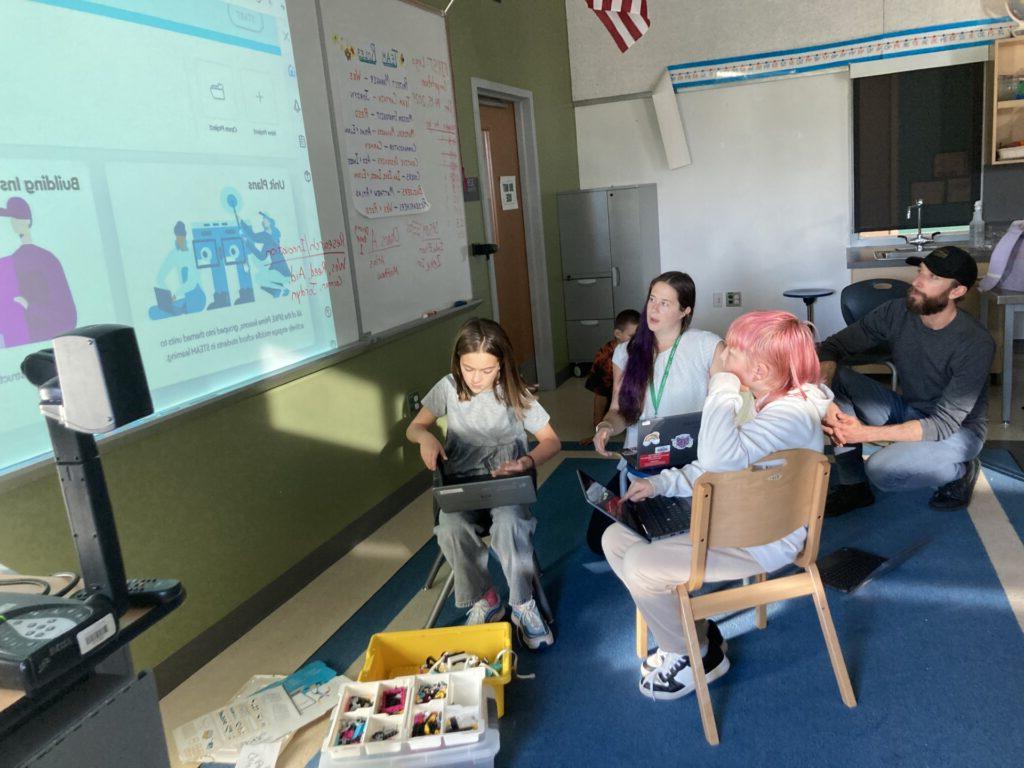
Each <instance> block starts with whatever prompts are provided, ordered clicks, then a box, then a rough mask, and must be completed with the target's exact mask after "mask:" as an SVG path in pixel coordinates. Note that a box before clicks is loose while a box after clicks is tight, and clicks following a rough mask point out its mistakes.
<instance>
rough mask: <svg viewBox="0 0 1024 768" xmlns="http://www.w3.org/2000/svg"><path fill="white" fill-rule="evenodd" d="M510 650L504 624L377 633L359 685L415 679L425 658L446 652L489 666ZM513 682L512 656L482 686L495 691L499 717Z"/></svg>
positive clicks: (509, 636)
mask: <svg viewBox="0 0 1024 768" xmlns="http://www.w3.org/2000/svg"><path fill="white" fill-rule="evenodd" d="M511 648H512V625H511V624H509V623H508V622H506V621H498V622H494V623H492V624H478V625H475V626H471V627H466V626H462V627H438V628H435V629H418V630H412V631H409V632H378V633H377V634H375V635H374V636H373V637H371V638H370V645H369V646H368V647H367V648H366V661H365V662H364V663H363V668H362V670H361V671H360V672H359V681H360V682H367V681H370V680H388V679H390V678H392V677H401V676H402V675H415V674H417V673H418V672H419V671H420V666H421V665H422V664H423V662H425V661H426V660H427V657H428V656H433V657H434V658H435V659H436V658H438V657H439V656H440V655H441V654H442V653H445V652H446V651H448V652H451V651H464V652H465V653H471V654H473V655H474V656H481V657H483V658H486V659H487V660H488V661H490V662H492V663H493V662H494V660H495V659H496V658H497V657H498V654H500V653H501V652H502V651H510V650H511ZM511 679H512V656H511V653H506V654H504V655H503V656H502V657H501V675H500V676H498V677H487V678H485V680H484V682H485V683H486V684H487V685H490V686H491V687H492V688H494V699H495V703H496V704H497V705H498V717H501V716H502V715H504V714H505V686H506V685H507V684H508V682H509V681H510V680H511Z"/></svg>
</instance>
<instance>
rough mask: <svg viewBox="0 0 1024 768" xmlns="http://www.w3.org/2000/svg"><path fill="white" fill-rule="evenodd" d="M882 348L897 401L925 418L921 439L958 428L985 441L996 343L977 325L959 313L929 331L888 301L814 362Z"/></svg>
mask: <svg viewBox="0 0 1024 768" xmlns="http://www.w3.org/2000/svg"><path fill="white" fill-rule="evenodd" d="M882 343H886V344H888V346H889V348H890V349H891V350H892V360H893V363H894V364H895V365H896V372H897V373H898V374H899V379H900V388H901V390H902V395H903V399H904V400H905V401H906V403H907V404H908V405H910V406H912V407H913V408H916V409H917V410H919V411H920V412H921V413H924V414H926V416H925V418H923V419H921V429H922V430H923V432H924V439H925V440H944V439H945V438H947V437H949V436H950V435H952V434H953V433H954V432H956V431H957V430H958V429H960V427H964V428H965V429H969V430H970V431H971V432H973V433H974V434H976V435H978V436H979V437H981V438H982V439H984V438H985V432H986V425H987V419H986V414H985V411H986V406H987V403H988V374H989V369H990V367H991V365H992V356H993V355H994V354H995V348H996V344H995V341H993V339H992V336H991V334H990V333H989V332H988V331H986V330H985V329H984V328H982V327H981V323H979V322H978V321H977V320H975V319H974V318H973V317H971V316H970V315H968V314H967V313H966V312H964V311H963V310H962V309H961V310H958V311H957V313H956V317H954V318H953V322H951V323H950V324H949V325H947V326H946V327H945V328H941V329H939V330H937V331H933V330H932V329H931V328H929V327H928V326H926V325H925V324H924V323H923V322H922V321H921V318H920V317H919V316H918V315H915V314H914V313H912V312H911V311H910V310H909V309H908V308H907V303H906V301H905V300H904V299H893V300H892V301H887V302H886V303H885V304H882V305H880V306H878V307H876V308H875V309H873V310H872V311H871V312H869V313H868V314H866V315H865V316H864V317H862V318H861V319H860V320H859V321H857V322H856V323H854V324H853V325H851V326H848V327H847V328H844V329H843V330H841V331H839V333H836V334H834V335H832V336H829V337H828V338H827V339H825V341H823V342H822V343H821V347H820V348H819V350H818V357H819V358H821V359H822V360H829V361H836V362H839V363H842V362H843V358H844V357H847V356H849V355H856V354H858V353H860V352H866V351H867V350H869V349H871V348H873V347H876V346H878V345H879V344H882Z"/></svg>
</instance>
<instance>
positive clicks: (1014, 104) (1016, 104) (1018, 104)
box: [996, 99, 1024, 109]
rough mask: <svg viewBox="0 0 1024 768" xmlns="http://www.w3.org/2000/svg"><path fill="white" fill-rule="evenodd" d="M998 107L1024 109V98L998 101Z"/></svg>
mask: <svg viewBox="0 0 1024 768" xmlns="http://www.w3.org/2000/svg"><path fill="white" fill-rule="evenodd" d="M996 109H1024V99H1006V100H1005V101H999V102H996Z"/></svg>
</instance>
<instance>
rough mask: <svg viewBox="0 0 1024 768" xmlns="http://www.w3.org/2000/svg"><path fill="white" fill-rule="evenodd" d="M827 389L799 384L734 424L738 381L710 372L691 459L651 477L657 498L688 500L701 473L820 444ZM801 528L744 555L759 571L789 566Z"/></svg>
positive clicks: (802, 536)
mask: <svg viewBox="0 0 1024 768" xmlns="http://www.w3.org/2000/svg"><path fill="white" fill-rule="evenodd" d="M832 399H833V395H832V391H831V390H830V389H829V388H828V387H826V386H824V385H821V386H818V385H814V384H804V385H803V386H802V387H800V389H793V390H791V391H790V392H788V393H787V394H786V395H785V396H784V397H780V398H778V399H777V400H773V401H772V402H770V403H768V405H766V406H765V407H764V408H762V409H761V410H760V411H759V412H757V413H756V414H755V415H754V416H753V418H751V419H750V420H748V421H746V422H744V423H743V424H737V416H738V415H739V413H740V409H741V407H742V405H743V397H742V395H741V394H740V380H739V379H738V378H737V377H736V376H735V375H734V374H732V373H727V372H725V371H723V372H721V373H716V374H715V375H714V376H712V377H711V382H710V383H709V384H708V397H707V400H705V401H704V411H703V414H702V416H701V421H700V433H699V435H698V438H697V460H696V461H694V462H692V463H690V464H687V465H686V466H685V467H683V468H682V469H676V468H672V469H665V470H662V472H661V473H660V474H659V475H656V476H654V477H652V478H650V479H651V482H652V483H653V484H654V490H655V492H656V493H658V494H659V495H662V496H692V495H693V486H694V484H695V483H696V482H697V478H699V477H700V476H701V475H702V474H704V473H705V472H731V471H734V470H738V469H745V468H746V467H749V466H750V465H751V464H753V463H755V462H756V461H758V460H760V459H762V458H764V457H765V456H767V455H768V454H770V453H774V452H775V451H784V450H788V449H790V448H809V449H810V450H812V451H820V450H822V447H823V445H824V437H823V436H822V432H821V420H822V418H823V417H824V416H825V411H826V410H827V409H828V406H829V403H831V402H832ZM806 538H807V529H806V528H804V527H802V526H801V527H800V528H798V529H797V530H795V531H793V532H792V533H791V534H789V535H788V536H786V537H785V538H782V539H779V540H778V541H775V542H772V543H771V544H765V545H763V546H760V547H747V548H746V551H747V552H748V553H749V554H750V556H751V557H753V558H754V559H755V560H756V561H757V562H758V563H759V564H760V565H761V567H762V568H764V569H765V571H768V572H770V571H774V570H776V569H777V568H781V567H782V566H784V565H788V564H789V563H792V562H793V561H794V560H795V559H796V557H797V555H799V554H800V552H801V550H802V549H803V546H804V541H805V540H806Z"/></svg>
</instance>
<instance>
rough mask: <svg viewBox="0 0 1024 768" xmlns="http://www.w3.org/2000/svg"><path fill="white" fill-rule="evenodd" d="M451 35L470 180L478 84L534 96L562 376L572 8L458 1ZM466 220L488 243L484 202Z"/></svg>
mask: <svg viewBox="0 0 1024 768" xmlns="http://www.w3.org/2000/svg"><path fill="white" fill-rule="evenodd" d="M430 4H431V5H433V6H435V7H442V8H443V7H444V6H445V5H447V1H446V0H430ZM448 29H449V35H450V39H451V48H452V68H453V70H454V72H455V101H456V105H457V111H458V118H459V119H458V124H459V137H460V139H461V144H462V162H463V164H464V166H465V169H466V174H467V175H468V176H479V175H480V169H479V167H478V164H477V156H476V147H475V146H474V143H475V139H474V135H473V131H474V126H473V104H472V93H471V90H470V78H471V77H477V78H480V79H482V80H490V81H492V82H495V83H501V84H502V85H509V86H513V87H515V88H522V89H524V90H528V91H530V92H531V93H532V94H533V105H534V112H535V122H536V131H537V154H538V158H539V160H540V185H541V198H542V208H543V213H542V215H543V218H544V243H545V251H546V252H547V258H548V287H549V293H550V304H551V328H552V342H553V349H554V358H555V370H556V371H559V370H561V369H563V368H565V366H566V365H568V364H569V349H568V346H567V344H566V340H565V331H564V329H565V308H564V303H563V301H562V267H561V257H560V251H559V245H558V211H557V207H556V201H555V194H556V193H557V192H560V191H563V190H568V189H578V188H579V184H580V179H579V165H578V163H577V152H576V118H575V112H574V111H573V107H572V85H571V82H570V79H569V54H568V50H569V38H568V32H567V29H566V23H565V8H564V6H563V4H562V3H560V2H552V0H514V1H513V2H504V3H498V2H494V0H456V1H455V4H454V5H453V6H452V9H451V11H450V12H449V14H448ZM466 221H467V223H468V227H469V239H470V242H473V241H474V240H482V239H483V236H484V234H483V233H484V230H483V226H484V224H483V212H482V208H481V205H480V203H469V204H468V205H467V206H466Z"/></svg>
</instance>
